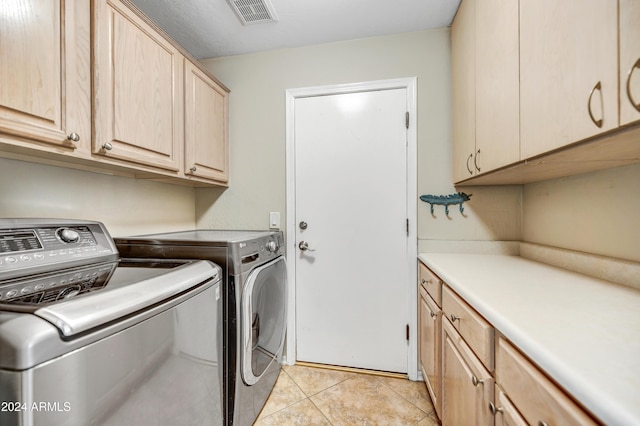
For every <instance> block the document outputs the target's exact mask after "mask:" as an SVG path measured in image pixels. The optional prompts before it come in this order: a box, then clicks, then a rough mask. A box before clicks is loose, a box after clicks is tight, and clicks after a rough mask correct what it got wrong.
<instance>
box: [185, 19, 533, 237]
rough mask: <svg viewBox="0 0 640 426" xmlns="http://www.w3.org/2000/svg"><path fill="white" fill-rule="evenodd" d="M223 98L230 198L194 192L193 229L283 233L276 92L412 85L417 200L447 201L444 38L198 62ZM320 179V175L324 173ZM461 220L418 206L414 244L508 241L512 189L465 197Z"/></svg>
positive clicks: (516, 191) (516, 209)
mask: <svg viewBox="0 0 640 426" xmlns="http://www.w3.org/2000/svg"><path fill="white" fill-rule="evenodd" d="M203 62H204V64H205V66H206V67H207V68H208V69H209V70H211V71H212V72H213V73H214V74H215V75H216V76H217V77H218V78H219V79H220V80H221V81H222V82H224V84H225V85H227V86H228V87H229V88H230V89H231V96H230V145H231V166H230V168H231V176H230V179H231V180H230V188H229V189H227V190H226V191H220V190H215V189H213V190H212V189H198V190H197V193H196V194H197V195H196V198H197V202H196V213H197V223H198V226H200V227H220V228H267V227H268V225H269V223H268V218H269V211H279V212H281V213H282V224H281V225H282V228H284V227H285V220H286V219H285V205H286V204H285V203H286V194H285V90H286V89H293V88H301V87H312V86H323V85H330V84H343V83H355V82H363V81H374V80H383V79H392V78H404V77H414V76H415V77H417V78H418V120H417V122H418V157H419V158H418V159H417V161H418V192H419V194H416V197H417V196H418V195H421V194H449V193H452V192H454V191H455V188H454V187H453V185H452V182H451V147H450V145H451V87H450V86H451V79H450V74H451V65H450V36H449V29H448V28H443V29H438V30H430V31H421V32H416V33H409V34H401V35H393V36H387V37H377V38H369V39H362V40H355V41H348V42H341V43H331V44H323V45H317V46H309V47H303V48H297V49H286V50H278V51H272V52H263V53H257V54H250V55H240V56H231V57H224V58H216V59H210V60H205V61H203ZM328 172H329V171H328ZM470 192H473V194H474V195H473V197H472V201H471V202H469V203H466V204H465V216H464V217H463V216H461V215H460V214H459V212H458V211H457V210H456V209H451V213H450V218H447V217H446V216H445V215H444V210H443V209H442V208H439V209H437V210H436V212H435V213H436V217H435V218H434V217H432V216H431V214H430V213H429V210H428V206H427V205H426V204H424V203H422V202H419V207H418V209H419V210H418V237H419V239H444V240H493V239H498V240H517V239H520V237H521V221H520V211H521V187H519V186H517V187H502V188H474V189H472V190H471V191H470Z"/></svg>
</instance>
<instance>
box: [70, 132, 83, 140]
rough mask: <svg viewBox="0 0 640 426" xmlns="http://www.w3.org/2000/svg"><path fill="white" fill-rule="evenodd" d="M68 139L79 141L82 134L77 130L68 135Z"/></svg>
mask: <svg viewBox="0 0 640 426" xmlns="http://www.w3.org/2000/svg"><path fill="white" fill-rule="evenodd" d="M67 139H68V140H70V141H71V142H78V141H79V140H80V135H79V134H77V133H76V132H72V133H70V134H69V135H68V136H67Z"/></svg>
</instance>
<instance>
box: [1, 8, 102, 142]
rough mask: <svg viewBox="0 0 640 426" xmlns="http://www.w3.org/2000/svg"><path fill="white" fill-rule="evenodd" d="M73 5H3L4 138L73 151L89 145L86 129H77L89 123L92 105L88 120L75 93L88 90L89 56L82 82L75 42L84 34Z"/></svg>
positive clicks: (2, 104)
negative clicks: (9, 137) (81, 144)
mask: <svg viewBox="0 0 640 426" xmlns="http://www.w3.org/2000/svg"><path fill="white" fill-rule="evenodd" d="M73 3H74V2H64V1H60V0H22V1H16V0H8V1H7V0H5V1H2V2H0V28H1V35H0V52H1V55H2V57H1V60H0V88H1V89H0V134H1V133H4V134H9V135H11V137H12V138H15V137H17V138H20V139H24V140H31V141H38V142H45V143H46V144H47V145H48V146H56V145H57V146H59V147H64V148H70V149H75V148H77V147H78V141H79V140H80V138H83V139H84V140H86V141H88V140H89V139H90V134H88V133H87V132H88V131H89V129H88V126H87V125H86V123H85V124H83V125H82V126H77V123H78V122H79V120H81V119H82V118H83V117H86V121H87V122H88V121H89V118H88V114H89V111H90V110H89V109H88V106H87V105H86V104H87V102H85V113H84V114H81V113H79V112H78V111H77V110H76V109H75V108H76V107H77V104H76V101H77V98H76V91H75V90H76V89H77V88H78V89H79V88H81V87H84V86H83V85H84V84H85V83H86V84H87V85H88V84H89V80H88V76H87V75H86V74H88V66H89V65H88V57H89V52H88V51H86V52H85V55H86V58H85V59H86V60H85V61H84V66H86V67H87V69H86V70H85V71H84V75H85V78H84V79H83V80H81V77H82V75H81V74H78V73H77V70H78V68H77V66H78V62H82V61H80V59H79V58H78V57H76V55H77V53H78V50H77V48H76V36H77V34H78V33H79V32H81V31H82V30H83V28H81V27H77V26H76V23H75V15H74V9H73V7H74V5H73ZM84 29H86V26H85V27H84ZM86 36H88V31H87V34H86ZM79 90H80V89H79ZM84 95H85V96H87V100H88V96H89V94H88V93H84Z"/></svg>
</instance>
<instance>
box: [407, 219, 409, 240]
mask: <svg viewBox="0 0 640 426" xmlns="http://www.w3.org/2000/svg"><path fill="white" fill-rule="evenodd" d="M408 236H409V218H407V237H408Z"/></svg>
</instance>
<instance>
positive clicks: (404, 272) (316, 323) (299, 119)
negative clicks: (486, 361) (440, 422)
mask: <svg viewBox="0 0 640 426" xmlns="http://www.w3.org/2000/svg"><path fill="white" fill-rule="evenodd" d="M407 99H408V98H407V89H406V88H399V89H390V90H375V91H366V92H356V93H339V94H333V95H325V96H313V97H306V98H298V99H296V100H295V106H294V108H295V109H294V111H295V113H294V117H295V118H294V151H295V154H294V163H295V165H294V174H295V219H294V220H295V234H296V235H295V236H294V238H295V246H294V247H291V246H289V247H290V248H289V250H295V251H296V254H295V286H296V290H295V292H296V300H295V305H296V314H295V315H296V342H297V344H296V350H297V360H298V361H307V362H314V363H321V364H332V365H340V366H349V367H357V368H367V369H374V370H384V371H394V372H407V356H408V352H407V351H408V341H407V336H406V332H407V331H406V330H407V325H408V324H409V316H410V312H411V309H410V306H409V305H410V303H409V297H408V295H409V291H408V285H409V284H408V283H409V273H408V269H409V268H408V267H407V266H408V265H409V264H410V262H409V261H408V256H409V253H410V251H409V250H408V246H409V237H408V232H407V218H408V212H407V127H406V123H405V113H406V112H407ZM289 240H290V241H291V237H289ZM305 244H306V245H307V247H308V249H306V250H305V248H306V247H305ZM414 244H415V242H414ZM300 245H302V246H303V247H302V249H301V248H300ZM414 260H415V259H414ZM413 263H414V264H415V262H413Z"/></svg>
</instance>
